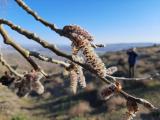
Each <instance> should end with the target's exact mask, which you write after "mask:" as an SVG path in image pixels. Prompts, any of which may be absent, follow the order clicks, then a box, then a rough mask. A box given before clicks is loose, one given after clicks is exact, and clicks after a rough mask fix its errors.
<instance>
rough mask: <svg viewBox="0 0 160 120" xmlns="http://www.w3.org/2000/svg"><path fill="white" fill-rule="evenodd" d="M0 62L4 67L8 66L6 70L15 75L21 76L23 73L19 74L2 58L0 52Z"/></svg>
mask: <svg viewBox="0 0 160 120" xmlns="http://www.w3.org/2000/svg"><path fill="white" fill-rule="evenodd" d="M0 62H1V63H2V65H4V66H5V67H6V68H8V70H9V71H10V72H11V73H13V74H14V75H15V76H17V77H20V78H22V77H23V75H22V74H19V73H18V72H17V71H16V70H14V69H13V68H12V67H11V66H10V65H9V64H8V63H7V62H6V60H5V59H4V58H3V56H2V53H0Z"/></svg>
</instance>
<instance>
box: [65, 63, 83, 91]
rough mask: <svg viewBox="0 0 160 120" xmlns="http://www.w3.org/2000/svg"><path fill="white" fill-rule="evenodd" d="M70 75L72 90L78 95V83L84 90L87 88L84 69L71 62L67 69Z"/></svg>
mask: <svg viewBox="0 0 160 120" xmlns="http://www.w3.org/2000/svg"><path fill="white" fill-rule="evenodd" d="M67 70H68V71H69V73H70V88H71V91H72V93H73V94H76V93H77V86H78V82H79V84H80V86H81V87H82V88H85V87H86V80H85V77H84V74H83V70H82V67H81V66H79V65H76V64H74V63H72V62H71V65H70V67H69V68H68V69H67Z"/></svg>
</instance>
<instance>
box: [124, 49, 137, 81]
mask: <svg viewBox="0 0 160 120" xmlns="http://www.w3.org/2000/svg"><path fill="white" fill-rule="evenodd" d="M127 55H128V64H129V77H130V78H133V77H134V75H135V74H134V72H135V71H134V69H135V64H136V60H137V57H138V54H137V52H136V48H131V49H129V50H128V51H127Z"/></svg>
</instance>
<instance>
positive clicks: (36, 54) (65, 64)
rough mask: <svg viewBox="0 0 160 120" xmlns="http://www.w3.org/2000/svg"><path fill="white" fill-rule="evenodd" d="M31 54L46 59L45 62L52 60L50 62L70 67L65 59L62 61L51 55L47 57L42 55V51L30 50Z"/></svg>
mask: <svg viewBox="0 0 160 120" xmlns="http://www.w3.org/2000/svg"><path fill="white" fill-rule="evenodd" d="M30 56H34V57H36V58H38V59H39V60H42V61H45V62H50V63H54V64H59V65H62V66H63V67H66V68H67V67H69V65H70V64H69V63H66V62H63V61H60V60H55V59H53V58H51V57H46V56H44V55H41V54H40V53H38V52H35V51H30Z"/></svg>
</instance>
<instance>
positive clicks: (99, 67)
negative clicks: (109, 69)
mask: <svg viewBox="0 0 160 120" xmlns="http://www.w3.org/2000/svg"><path fill="white" fill-rule="evenodd" d="M63 34H64V36H66V37H68V38H69V39H70V40H71V41H72V55H77V54H78V52H79V51H81V53H82V54H83V57H84V60H85V62H86V63H87V64H88V65H89V66H91V68H92V69H94V70H95V71H96V72H97V74H98V75H99V76H101V77H105V76H106V67H105V64H104V63H103V62H102V60H101V59H100V58H99V56H98V55H97V54H96V53H95V51H94V49H93V47H92V45H91V41H93V37H92V36H91V35H90V34H89V33H88V32H87V31H85V30H84V29H82V28H80V27H79V26H76V25H68V26H65V27H64V28H63Z"/></svg>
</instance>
